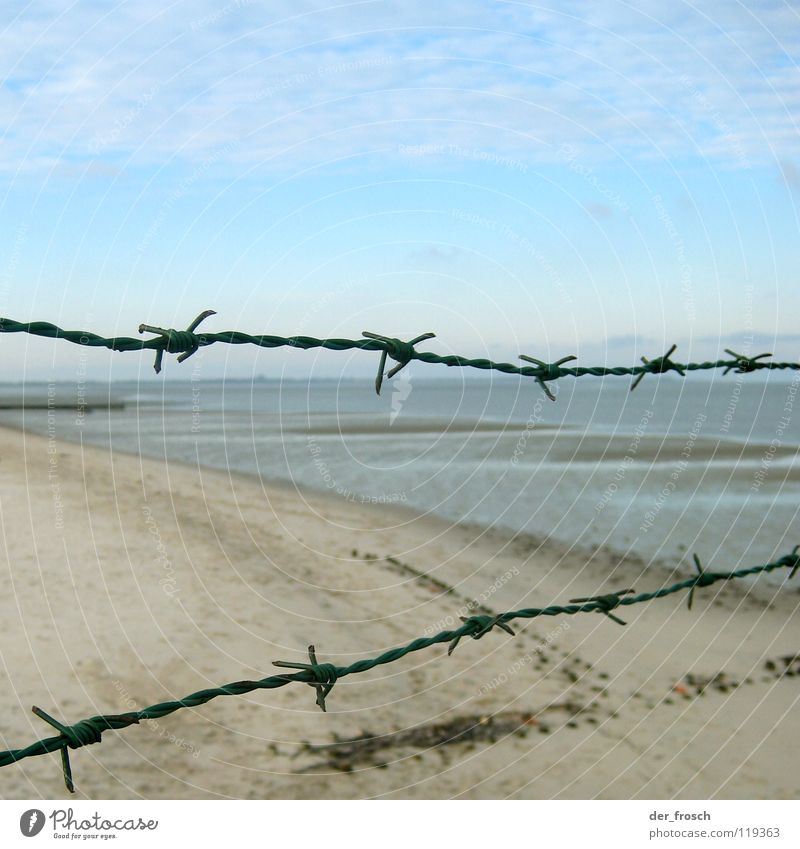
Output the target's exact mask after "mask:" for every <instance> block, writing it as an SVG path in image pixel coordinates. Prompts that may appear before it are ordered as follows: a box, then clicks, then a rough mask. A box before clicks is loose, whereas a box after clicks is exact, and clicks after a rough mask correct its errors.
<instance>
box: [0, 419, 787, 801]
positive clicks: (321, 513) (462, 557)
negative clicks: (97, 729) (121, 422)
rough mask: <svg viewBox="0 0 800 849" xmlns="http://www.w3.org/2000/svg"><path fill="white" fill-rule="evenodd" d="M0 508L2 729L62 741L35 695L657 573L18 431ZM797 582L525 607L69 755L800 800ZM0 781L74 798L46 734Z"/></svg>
mask: <svg viewBox="0 0 800 849" xmlns="http://www.w3.org/2000/svg"><path fill="white" fill-rule="evenodd" d="M0 519H1V521H2V524H1V526H0V527H1V528H2V555H1V557H2V563H0V581H2V584H1V585H0V604H1V605H2V610H0V614H1V615H2V629H3V630H2V661H3V668H2V672H3V675H4V676H5V679H6V680H5V681H4V682H3V686H2V689H0V693H2V696H0V699H1V700H2V701H0V708H2V709H1V710H0V717H1V718H0V745H1V746H2V748H16V747H19V746H22V745H26V744H28V743H29V742H31V741H33V740H34V739H37V738H39V737H43V736H51V732H50V729H49V727H48V726H46V725H45V724H44V723H43V722H42V721H41V720H39V719H37V718H36V717H35V716H33V715H32V714H31V712H30V707H31V705H33V704H36V705H39V706H40V707H41V708H43V709H44V710H46V711H47V712H48V713H51V714H52V715H54V716H56V717H58V718H60V719H62V720H63V721H64V722H67V723H74V722H77V721H78V720H79V719H82V718H84V717H87V716H90V715H93V714H96V713H120V712H124V711H126V710H129V709H131V708H132V707H143V706H146V705H149V704H153V703H155V702H158V701H163V700H169V699H173V698H180V697H181V696H184V695H187V694H189V693H192V692H194V691H196V690H199V689H203V688H205V687H211V686H217V685H220V684H223V683H226V682H230V681H236V680H240V679H243V678H260V677H264V676H267V675H271V674H273V673H274V672H275V671H276V670H275V669H274V667H272V665H271V662H272V661H273V660H274V659H283V660H297V661H301V662H302V661H303V660H304V659H305V647H306V646H307V644H308V643H310V642H314V643H315V644H316V647H317V651H318V655H319V659H320V661H327V662H334V663H336V664H338V665H345V664H348V663H351V662H352V661H354V660H355V659H357V658H362V657H372V656H374V655H376V654H378V653H380V652H382V651H384V650H385V649H387V648H389V647H392V646H395V645H401V644H404V643H406V642H408V641H409V640H411V639H413V638H415V637H417V636H420V635H423V634H426V633H432V632H433V631H435V630H440V629H442V628H446V627H449V626H450V623H451V622H452V619H453V617H454V616H456V615H457V614H458V613H459V610H460V611H461V612H462V613H463V612H464V610H463V608H464V607H465V606H467V605H468V604H469V602H470V601H471V600H472V599H478V600H482V602H483V604H484V606H485V607H486V608H489V609H491V610H494V611H498V612H500V611H503V610H508V609H514V608H519V607H524V606H534V605H535V606H543V605H544V604H547V603H551V602H553V603H555V602H564V601H565V600H567V599H569V598H572V597H574V596H581V595H587V594H593V593H597V592H602V591H608V590H610V589H615V588H620V587H622V586H633V587H636V588H637V590H646V589H652V588H654V587H656V586H658V585H659V583H660V582H661V581H662V580H663V579H664V577H665V576H664V575H663V574H662V573H659V572H656V571H654V570H653V569H649V570H648V571H647V573H646V574H643V565H642V564H641V563H640V562H637V561H636V560H635V559H629V560H627V561H624V562H620V560H619V558H615V557H614V556H612V555H611V554H609V553H608V552H605V551H598V552H595V553H594V555H592V556H591V557H588V556H586V555H581V554H580V553H578V552H565V551H563V550H561V549H557V548H555V547H553V546H550V545H548V544H540V543H537V542H535V541H533V540H530V539H529V538H525V539H523V538H517V539H514V538H513V537H511V536H510V535H509V534H507V533H504V532H501V531H499V530H484V529H480V528H476V527H468V526H464V527H462V526H453V525H451V524H449V523H447V522H444V521H441V520H438V519H436V518H433V517H416V516H414V515H413V514H411V513H409V512H403V511H401V510H400V509H398V508H397V507H394V506H390V507H386V506H375V505H363V504H355V503H352V502H348V501H344V500H334V499H332V498H330V497H327V496H326V495H324V494H309V493H301V492H298V491H297V490H295V489H294V488H291V487H283V486H277V485H274V484H264V483H262V482H260V481H258V480H255V479H248V478H245V477H242V476H238V475H228V474H226V473H224V472H219V471H209V470H206V469H201V468H199V467H198V468H192V467H188V466H185V465H180V464H177V463H172V462H171V463H169V464H166V463H164V462H158V461H154V460H140V459H139V458H137V457H132V456H124V455H120V454H115V455H114V456H113V457H112V456H111V455H110V454H109V452H108V451H107V450H104V449H99V448H94V447H82V446H80V445H74V444H65V443H59V442H56V441H54V440H48V439H47V438H43V437H39V436H33V435H26V434H23V433H21V432H18V431H13V430H5V429H0ZM387 557H388V558H391V559H387ZM714 565H715V566H716V567H718V568H722V564H714ZM748 565H749V564H748ZM426 576H427V577H426ZM798 584H800V580H796V582H795V583H794V585H785V586H783V587H781V588H779V589H777V590H773V589H770V588H769V587H767V586H765V585H764V584H763V583H761V584H757V585H756V587H755V588H751V589H749V590H748V588H747V587H741V586H736V587H734V586H728V587H725V588H724V589H723V590H721V591H719V590H718V587H719V586H720V585H716V586H714V587H712V588H708V589H703V590H699V591H698V593H697V597H696V599H695V604H694V609H693V610H692V611H691V612H689V611H688V610H687V608H686V602H685V596H683V595H676V596H673V597H670V598H668V599H665V600H661V601H658V602H653V603H650V604H648V605H639V606H636V607H630V608H625V609H624V611H623V612H622V613H621V615H622V617H623V618H624V619H626V620H627V621H628V625H627V626H626V627H620V626H619V625H617V624H615V623H614V622H612V621H611V620H609V619H608V618H606V617H604V616H602V615H594V614H592V615H579V616H572V617H558V618H549V619H537V620H534V621H532V622H529V623H527V624H521V625H520V626H519V627H518V628H517V626H516V625H515V628H517V636H516V637H515V638H511V637H509V636H508V635H506V634H504V633H503V632H501V631H498V630H495V631H494V632H492V633H491V634H489V635H487V636H485V637H484V638H483V639H481V640H480V641H474V640H471V639H465V640H463V641H462V642H461V644H460V645H459V647H458V649H457V650H456V651H455V653H454V654H453V656H452V657H449V658H448V657H447V653H446V647H445V646H436V647H434V648H431V649H427V650H425V651H423V652H419V653H417V654H414V655H411V656H409V657H407V658H405V659H403V660H401V661H399V662H397V663H394V664H391V665H388V666H384V667H380V668H379V669H376V670H373V671H371V672H369V673H366V674H362V675H354V676H350V677H348V678H345V679H343V680H341V681H340V682H339V683H337V684H336V686H335V687H334V689H333V691H332V692H331V694H330V695H329V696H328V713H325V714H323V713H322V712H320V711H319V710H318V709H317V707H316V706H315V705H314V691H313V690H312V689H311V688H310V687H307V686H305V685H301V684H294V685H290V686H287V687H285V688H283V689H281V690H272V691H259V692H255V693H252V694H250V695H247V696H242V697H225V698H219V699H216V700H214V701H212V702H210V703H209V704H207V705H205V706H203V707H200V708H198V709H194V710H182V711H179V712H178V713H176V714H173V715H172V716H170V717H167V718H165V719H162V720H159V721H157V722H144V723H142V724H141V725H140V726H135V727H131V728H129V729H126V730H124V731H120V732H106V733H105V735H104V737H103V741H102V743H100V744H99V745H92V746H87V747H84V748H82V749H80V750H77V751H74V752H72V753H71V760H72V764H73V770H74V772H75V779H76V783H77V794H78V796H79V797H89V798H231V797H233V798H258V799H263V798H287V797H288V798H293V797H297V798H375V797H382V798H387V797H388V798H443V797H444V798H449V797H466V798H506V797H511V798H581V799H588V798H669V797H676V798H707V797H717V798H791V797H797V796H798V794H800V779H799V778H798V776H797V770H796V769H795V764H796V759H797V755H798V739H799V735H798V733H797V732H798V729H799V728H800V717H799V716H798V711H797V702H798V685H799V684H800V669H798V662H797V660H794V661H791V660H790V661H789V662H788V665H787V664H786V663H785V662H784V661H783V660H782V659H781V658H784V657H794V656H795V654H796V653H797V652H798V651H800V646H798V632H797V609H798V601H799V600H800V595H798ZM795 673H797V674H795ZM687 675H688V676H690V677H689V678H688V679H687ZM712 679H713V680H712ZM707 681H711V683H710V684H708V685H707V686H705V687H703V684H704V682H707ZM676 688H677V689H676ZM698 691H702V692H701V693H700V694H698ZM362 735H366V737H365V739H366V742H364V743H361V744H341V745H339V746H333V747H330V746H329V747H328V748H322V749H318V748H314V747H315V746H321V745H323V744H330V743H332V742H333V741H335V740H336V739H337V738H338V739H342V738H356V737H360V736H362ZM308 744H311V745H308ZM0 795H2V796H3V797H6V798H37V797H47V798H63V797H64V796H65V795H66V791H65V788H64V784H63V782H62V780H61V774H60V764H59V758H58V756H57V755H55V754H54V755H46V756H43V757H37V758H29V759H27V760H25V761H23V762H20V763H17V764H13V765H11V766H9V767H6V768H4V769H2V770H0Z"/></svg>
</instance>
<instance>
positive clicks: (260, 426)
mask: <svg viewBox="0 0 800 849" xmlns="http://www.w3.org/2000/svg"><path fill="white" fill-rule="evenodd" d="M548 385H549V387H550V388H551V390H552V391H553V393H554V394H556V400H555V401H551V400H550V399H548V398H547V397H546V396H545V394H544V393H543V392H542V391H541V389H540V388H539V386H538V385H537V384H536V383H535V381H533V380H531V379H524V378H523V379H519V378H514V377H509V376H507V375H492V376H490V377H475V378H471V377H467V376H465V375H464V374H463V373H460V372H457V371H456V370H454V371H453V372H452V373H449V372H448V373H447V374H445V375H443V376H442V377H441V378H438V377H437V378H431V377H428V376H426V377H422V376H421V375H420V374H419V373H418V372H416V371H415V370H414V368H413V364H412V365H411V366H408V367H407V368H406V369H404V370H403V371H402V372H401V373H400V374H399V375H397V376H396V377H395V378H393V379H392V380H386V381H385V382H384V385H383V388H382V391H381V395H380V396H378V395H377V394H376V392H375V387H374V385H373V383H372V381H371V380H370V379H369V378H365V379H363V380H360V379H352V378H351V379H346V380H344V379H342V380H321V379H315V380H311V381H309V380H271V379H253V380H236V379H226V380H195V379H191V378H189V377H187V378H186V379H182V380H181V379H176V378H171V379H167V380H162V379H159V378H158V377H152V378H148V379H146V380H140V381H129V382H126V381H119V382H114V383H86V382H77V381H73V382H54V383H26V384H4V385H0V408H1V409H0V424H6V425H11V426H15V427H21V428H24V429H27V430H29V431H33V432H35V433H39V434H43V435H48V436H50V437H53V438H57V439H62V440H67V441H69V442H83V443H86V444H92V445H99V446H105V447H109V448H110V449H111V450H113V451H121V452H126V453H129V454H139V455H143V456H147V457H155V458H169V459H170V460H178V461H182V462H186V463H191V464H201V465H204V466H209V467H213V468H216V469H227V470H230V471H232V472H236V473H241V474H243V475H247V476H250V477H253V478H258V479H261V480H263V481H264V482H266V483H269V482H271V481H280V482H284V483H288V484H290V485H295V486H297V487H299V488H303V489H306V488H310V489H313V490H319V491H322V492H328V493H330V494H331V497H334V498H339V499H345V500H348V501H351V502H353V503H371V504H380V505H385V506H386V511H387V523H392V522H394V521H395V519H396V513H397V511H396V510H393V506H394V505H399V506H403V507H406V508H411V509H412V510H414V511H416V512H422V513H431V514H435V515H437V516H441V517H444V518H445V519H447V520H448V521H452V522H469V523H473V524H477V525H480V526H496V527H501V528H504V529H512V530H514V531H522V532H524V533H526V534H530V535H531V536H532V537H534V538H536V539H539V540H549V541H550V542H554V543H559V544H562V545H564V546H566V547H568V548H570V549H576V550H579V551H587V552H589V551H591V550H593V549H595V548H597V547H605V548H608V549H611V550H612V551H614V552H617V553H619V554H620V555H630V554H635V555H638V556H639V557H641V558H642V559H643V560H644V561H645V562H646V563H658V564H659V565H667V566H672V567H677V568H680V569H687V570H688V569H690V568H693V567H692V566H691V555H692V554H693V553H697V554H698V556H699V557H700V559H701V561H702V563H703V564H704V565H705V566H706V567H707V568H712V569H718V570H725V569H734V568H740V567H742V566H749V565H756V564H759V563H764V562H768V561H770V560H772V559H774V558H776V557H780V556H781V555H783V554H786V553H788V552H789V551H791V549H792V548H793V546H794V545H796V544H800V515H799V513H800V398H798V390H800V372H788V373H787V372H774V373H771V374H769V375H768V376H766V377H765V376H764V375H763V373H762V374H758V375H753V374H742V375H739V374H736V373H731V374H728V375H726V376H724V377H723V376H722V375H721V374H719V373H714V376H713V377H712V378H709V377H708V376H707V375H705V374H704V375H692V374H690V375H688V376H687V377H686V378H685V379H681V378H680V377H678V376H676V375H658V376H655V375H647V376H646V377H645V379H644V380H643V381H642V383H641V384H640V385H639V386H638V387H637V389H636V390H635V391H633V392H632V391H630V386H631V383H630V380H629V379H627V378H620V377H614V376H610V377H605V378H592V377H583V378H578V379H573V378H565V379H562V380H560V381H558V382H554V383H550V384H548ZM109 402H112V404H113V405H110V404H109ZM784 577H785V576H784V575H782V574H778V573H773V574H772V575H771V576H769V578H770V579H771V580H773V581H781V580H783V579H784Z"/></svg>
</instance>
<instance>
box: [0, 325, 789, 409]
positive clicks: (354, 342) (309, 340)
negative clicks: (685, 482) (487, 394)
mask: <svg viewBox="0 0 800 849" xmlns="http://www.w3.org/2000/svg"><path fill="white" fill-rule="evenodd" d="M212 315H216V313H215V312H214V311H213V310H206V311H205V312H202V313H200V315H199V316H198V317H197V318H196V319H195V320H194V321H193V322H192V323H191V324H190V325H189V327H188V328H187V329H186V330H174V329H165V328H163V327H154V326H152V325H149V324H141V325H139V333H145V332H147V333H155V334H156V336H155V337H153V338H150V339H136V338H133V337H129V336H111V337H106V336H98V335H97V334H95V333H90V332H89V331H85V330H64V329H62V328H61V327H58V326H56V325H55V324H50V323H49V322H46V321H31V322H20V321H14V320H13V319H10V318H2V317H0V333H28V334H30V335H32V336H43V337H45V338H49V339H65V340H66V341H68V342H72V343H74V344H76V345H83V346H85V347H89V348H109V349H111V350H113V351H143V350H149V351H155V352H156V358H155V363H154V364H153V367H154V369H155V371H156V374H158V373H159V372H160V371H161V367H162V360H163V357H164V354H165V353H168V354H178V355H179V356H178V362H179V363H182V362H183V361H184V360H186V359H188V358H189V357H191V356H192V354H194V353H195V352H196V351H197V350H198V349H199V348H204V347H207V346H208V345H214V344H216V343H217V342H222V343H225V344H227V345H256V346H258V347H260V348H282V347H289V348H301V349H303V350H308V349H311V348H325V349H327V350H330V351H348V350H362V351H376V352H380V354H381V359H380V363H379V366H378V374H377V377H376V378H375V391H376V392H377V393H378V394H379V395H380V391H381V386H382V384H383V378H384V367H385V365H386V359H387V357H391V358H392V360H394V361H395V362H396V363H397V365H396V366H395V367H394V368H392V369H391V371H389V372H388V374H387V375H386V377H389V378H391V377H393V376H394V375H395V374H397V372H399V371H400V369H402V368H403V367H404V366H406V365H408V364H409V363H410V362H412V361H416V362H422V363H432V364H441V365H446V366H450V367H458V368H474V369H480V370H483V371H499V372H502V373H504V374H517V375H521V376H522V377H532V378H534V380H536V382H537V383H538V384H539V386H540V388H541V389H542V390H543V391H544V393H545V394H546V395H547V397H548V398H550V400H551V401H555V396H554V395H553V393H552V392H551V391H550V389H549V388H548V386H547V384H548V383H550V382H552V381H554V380H560V379H561V378H564V377H583V376H585V375H592V376H594V377H607V376H612V375H613V376H629V377H634V378H635V380H634V381H633V383H632V385H631V390H633V389H635V388H636V387H637V386H638V385H639V383H640V382H641V380H642V378H643V377H644V376H645V375H646V374H664V373H666V372H669V371H674V372H677V373H678V374H680V375H681V376H682V377H684V376H685V375H686V372H687V371H705V370H709V369H719V368H721V369H724V370H725V371H724V374H727V373H728V372H729V371H731V370H733V371H735V372H737V373H738V374H745V373H750V372H754V371H760V370H762V369H767V370H770V371H772V370H783V369H793V370H800V363H793V362H774V361H769V362H764V361H763V360H764V359H765V358H766V357H771V356H772V354H757V355H756V356H754V357H749V356H747V355H746V354H738V353H736V351H732V350H731V349H730V348H725V353H726V354H728V355H730V357H731V358H732V359H729V360H708V361H705V362H699V363H677V362H674V361H673V360H672V359H671V356H672V354H673V353H674V352H675V350H676V348H677V346H676V345H673V346H672V347H671V348H670V349H669V350H668V351H667V352H666V353H665V354H663V355H662V356H660V357H655V358H654V359H648V358H647V357H642V358H641V360H642V365H640V366H629V367H627V366H622V367H621V366H589V367H586V366H570V367H566V366H565V363H568V362H570V361H572V360H575V359H576V357H575V356H574V355H570V356H567V357H562V358H561V359H559V360H556V361H555V362H553V363H548V362H545V361H544V360H539V359H536V358H535V357H531V356H528V355H527V354H520V359H522V360H524V361H526V362H530V363H533V366H515V365H513V364H512V363H503V362H494V361H492V360H487V359H480V358H478V359H471V358H468V357H463V356H460V355H457V354H448V355H444V356H440V355H439V354H434V353H431V352H430V351H417V350H416V348H415V347H414V346H415V345H417V344H418V343H419V342H422V341H424V340H426V339H433V338H434V337H435V336H436V334H435V333H423V334H421V335H420V336H416V337H415V338H414V339H411V340H410V341H408V342H404V341H403V340H402V339H395V338H393V337H391V336H382V335H380V334H378V333H371V332H369V331H367V330H365V331H364V333H363V336H364V337H365V338H364V339H335V338H334V339H317V338H315V337H314V336H269V335H257V336H253V335H251V334H249V333H241V332H240V331H237V330H226V331H223V332H221V333H195V330H197V327H198V326H199V325H200V323H201V322H202V321H204V320H205V319H206V318H208V317H209V316H212Z"/></svg>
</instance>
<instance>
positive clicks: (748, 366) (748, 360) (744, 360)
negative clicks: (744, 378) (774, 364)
mask: <svg viewBox="0 0 800 849" xmlns="http://www.w3.org/2000/svg"><path fill="white" fill-rule="evenodd" d="M725 353H726V354H730V355H731V356H732V357H733V358H734V359H735V360H736V362H735V363H734V364H733V365H730V366H727V368H726V369H725V371H724V372H722V374H723V376H724V375H726V374H727V373H728V372H729V371H730V370H731V369H736V373H737V374H747V373H748V372H751V371H755V370H756V369H757V368H758V365H757V364H756V360H763V359H764V357H771V356H772V354H758V355H756V356H755V357H748V356H747V355H746V354H737V353H736V351H732V350H731V349H730V348H725Z"/></svg>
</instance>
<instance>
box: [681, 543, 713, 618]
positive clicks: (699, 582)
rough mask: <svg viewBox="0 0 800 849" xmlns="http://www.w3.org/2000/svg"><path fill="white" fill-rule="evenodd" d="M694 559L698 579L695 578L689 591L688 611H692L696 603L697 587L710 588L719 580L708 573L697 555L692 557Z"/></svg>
mask: <svg viewBox="0 0 800 849" xmlns="http://www.w3.org/2000/svg"><path fill="white" fill-rule="evenodd" d="M692 559H693V560H694V568H695V569H696V570H697V577H696V578H695V582H694V584H693V585H692V588H691V589H690V590H689V600H688V609H689V610H691V609H692V602H693V601H694V591H695V590H696V589H697V587H709V586H711V584H713V583H715V582H716V581H717V580H719V576H718V575H714V574H712V573H711V572H706V570H705V569H704V568H703V566H702V564H701V563H700V558H699V557H698V556H697V555H696V554H693V555H692Z"/></svg>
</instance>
